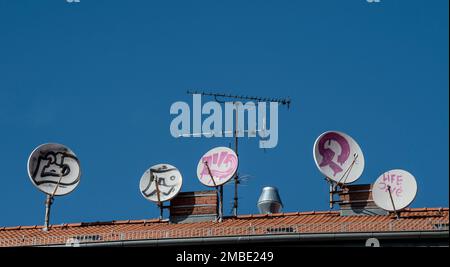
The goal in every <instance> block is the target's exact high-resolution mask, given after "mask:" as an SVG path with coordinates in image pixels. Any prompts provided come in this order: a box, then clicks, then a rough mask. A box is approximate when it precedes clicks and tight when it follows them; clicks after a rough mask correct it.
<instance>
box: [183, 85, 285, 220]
mask: <svg viewBox="0 0 450 267" xmlns="http://www.w3.org/2000/svg"><path fill="white" fill-rule="evenodd" d="M187 94H189V95H197V94H199V95H202V96H210V97H213V98H214V100H215V101H216V102H218V103H221V104H223V103H225V101H223V100H219V98H227V99H229V100H230V101H232V102H233V104H234V105H235V106H237V101H238V100H249V101H257V102H277V103H278V104H281V105H283V106H287V107H288V108H289V107H290V105H291V99H290V98H271V97H259V96H244V95H232V94H225V93H211V92H204V91H192V90H188V91H187ZM234 114H235V115H234V121H235V127H234V128H235V129H234V131H233V133H234V152H235V153H236V155H237V156H238V157H239V153H238V148H239V134H238V131H239V130H238V125H239V123H238V119H239V117H238V109H237V108H236V109H235V112H234ZM238 184H239V170H236V174H235V175H234V201H233V216H237V211H238ZM222 190H223V188H220V191H222Z"/></svg>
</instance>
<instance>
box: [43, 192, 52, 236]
mask: <svg viewBox="0 0 450 267" xmlns="http://www.w3.org/2000/svg"><path fill="white" fill-rule="evenodd" d="M52 204H53V196H51V195H47V199H46V201H45V222H44V228H43V229H42V231H45V232H47V231H48V226H49V224H50V209H51V206H52Z"/></svg>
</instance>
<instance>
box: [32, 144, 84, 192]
mask: <svg viewBox="0 0 450 267" xmlns="http://www.w3.org/2000/svg"><path fill="white" fill-rule="evenodd" d="M28 176H29V177H30V179H31V182H32V183H33V184H34V185H35V186H36V187H37V188H38V189H39V190H41V191H42V192H44V193H46V194H47V195H51V196H62V195H66V194H69V193H70V192H72V191H73V190H74V189H75V188H76V187H77V186H78V184H79V183H80V177H81V168H80V162H79V160H78V158H77V156H76V155H75V153H74V152H73V151H72V150H70V148H68V147H66V146H64V145H60V144H43V145H40V146H38V147H37V148H36V149H35V150H33V152H32V153H31V155H30V157H29V158H28Z"/></svg>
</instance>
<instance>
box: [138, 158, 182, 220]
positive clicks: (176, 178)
mask: <svg viewBox="0 0 450 267" xmlns="http://www.w3.org/2000/svg"><path fill="white" fill-rule="evenodd" d="M182 185H183V177H182V176H181V173H180V171H179V170H178V169H177V168H176V167H174V166H172V165H170V164H157V165H154V166H153V167H150V168H149V169H148V170H147V171H145V173H144V174H143V175H142V177H141V180H140V183H139V189H140V191H141V194H142V196H143V197H144V198H145V199H147V200H149V201H151V202H156V203H157V205H158V207H159V208H160V217H159V218H160V219H162V217H163V209H164V208H167V207H165V206H164V205H163V202H166V201H169V200H171V199H173V198H174V197H175V196H176V195H177V194H178V193H179V192H180V190H181V186H182Z"/></svg>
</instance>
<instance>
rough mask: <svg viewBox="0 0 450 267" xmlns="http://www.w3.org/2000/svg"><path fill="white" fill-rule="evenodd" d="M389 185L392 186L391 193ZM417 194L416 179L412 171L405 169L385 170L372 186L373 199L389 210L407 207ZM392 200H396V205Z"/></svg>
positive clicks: (379, 205) (378, 204)
mask: <svg viewBox="0 0 450 267" xmlns="http://www.w3.org/2000/svg"><path fill="white" fill-rule="evenodd" d="M388 186H390V191H391V193H390V194H389V189H388ZM416 194H417V182H416V179H415V178H414V176H413V175H412V174H411V173H409V172H407V171H404V170H390V171H388V172H385V173H383V174H382V175H380V177H378V179H377V180H376V181H375V183H374V184H373V186H372V197H373V201H374V202H375V204H376V205H377V206H378V207H380V208H382V209H384V210H388V211H394V210H401V209H404V208H406V207H407V206H409V205H410V204H411V203H412V202H413V201H414V198H415V197H416ZM391 196H392V199H391ZM392 202H394V206H393V205H392ZM394 207H395V209H394Z"/></svg>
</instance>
